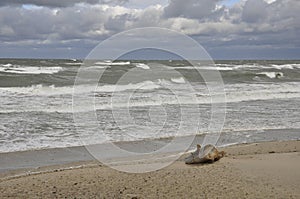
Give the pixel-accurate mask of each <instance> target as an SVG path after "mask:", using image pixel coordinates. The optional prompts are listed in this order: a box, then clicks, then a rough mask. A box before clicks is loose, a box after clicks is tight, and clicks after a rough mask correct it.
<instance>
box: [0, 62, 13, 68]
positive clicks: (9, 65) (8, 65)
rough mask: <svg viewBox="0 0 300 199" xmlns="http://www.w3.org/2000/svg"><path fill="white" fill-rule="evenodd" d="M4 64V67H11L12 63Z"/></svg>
mask: <svg viewBox="0 0 300 199" xmlns="http://www.w3.org/2000/svg"><path fill="white" fill-rule="evenodd" d="M2 66H3V67H11V66H12V64H10V63H8V64H3V65H2Z"/></svg>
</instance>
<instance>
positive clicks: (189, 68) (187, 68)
mask: <svg viewBox="0 0 300 199" xmlns="http://www.w3.org/2000/svg"><path fill="white" fill-rule="evenodd" d="M170 68H172V69H183V70H219V71H231V70H233V68H232V67H218V66H176V67H170Z"/></svg>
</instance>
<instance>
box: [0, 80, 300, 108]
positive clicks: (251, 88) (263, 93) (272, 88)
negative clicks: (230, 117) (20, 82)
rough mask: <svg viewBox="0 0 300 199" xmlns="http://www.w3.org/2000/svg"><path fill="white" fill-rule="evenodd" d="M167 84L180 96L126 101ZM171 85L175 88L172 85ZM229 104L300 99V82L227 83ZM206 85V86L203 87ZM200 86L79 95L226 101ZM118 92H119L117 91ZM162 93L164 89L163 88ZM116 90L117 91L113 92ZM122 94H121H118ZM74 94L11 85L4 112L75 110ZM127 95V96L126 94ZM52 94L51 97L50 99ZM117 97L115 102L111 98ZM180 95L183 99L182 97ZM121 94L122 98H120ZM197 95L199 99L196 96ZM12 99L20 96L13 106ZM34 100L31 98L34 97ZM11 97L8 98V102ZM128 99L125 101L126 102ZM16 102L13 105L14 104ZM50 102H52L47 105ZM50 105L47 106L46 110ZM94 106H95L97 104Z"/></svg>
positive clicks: (104, 103) (150, 102) (156, 99)
mask: <svg viewBox="0 0 300 199" xmlns="http://www.w3.org/2000/svg"><path fill="white" fill-rule="evenodd" d="M166 84H167V87H168V88H172V89H174V90H176V91H177V92H176V95H177V96H176V95H174V93H173V94H170V93H169V94H168V93H165V94H164V93H163V94H162V95H160V94H158V93H156V92H155V93H153V92H148V93H144V92H143V97H138V98H135V99H131V100H130V101H129V102H128V100H125V98H122V97H124V96H125V97H126V96H127V94H128V92H129V93H132V92H133V91H130V90H140V91H146V90H148V91H151V90H155V89H163V88H164V86H165V85H166ZM170 86H171V87H170ZM225 86H226V87H225V93H226V101H225V102H227V103H233V102H242V101H255V100H271V99H291V98H300V83H299V82H294V83H292V82H290V83H276V84H275V83H273V84H267V85H266V84H246V83H243V84H231V85H225ZM202 87H203V89H202ZM197 88H198V89H200V90H203V91H199V90H198V91H196V93H190V92H188V91H189V89H188V85H187V84H183V83H172V81H168V80H158V81H156V82H153V81H144V82H140V83H136V84H127V85H102V86H98V87H97V88H96V89H95V88H94V87H93V86H92V85H79V86H78V87H77V89H76V91H77V93H76V94H77V95H82V96H84V95H87V96H95V100H96V101H95V102H96V104H95V108H96V109H100V110H102V109H111V108H124V107H125V108H126V107H143V106H161V105H168V104H169V105H175V104H176V105H177V104H211V103H212V99H213V102H214V103H222V102H224V101H223V100H224V98H222V95H219V94H218V93H214V94H213V95H211V94H209V93H208V91H207V90H206V87H205V85H197ZM113 92H116V93H113ZM160 92H162V90H161V91H160ZM112 93H113V94H112ZM118 93H119V94H120V95H118ZM72 94H73V87H72V86H67V87H55V86H43V85H36V86H31V87H11V88H0V97H1V99H2V105H1V111H0V112H3V113H6V112H7V113H8V112H26V111H41V112H67V113H68V112H72V103H71V102H72ZM123 94H124V95H123ZM32 96H34V97H35V101H34V102H32V103H34V106H26V105H24V104H23V105H22V103H20V99H22V101H24V103H27V104H30V103H31V101H29V102H28V101H27V100H26V98H27V97H32ZM49 96H51V98H49ZM112 96H113V97H117V98H115V100H114V102H113V104H112V102H111V97H112ZM179 96H180V101H179V100H178V97H179ZM118 97H119V98H118ZM195 98H196V99H195ZM12 99H16V102H15V104H17V105H13V104H14V103H13V101H11V100H12ZM30 99H31V98H30ZM6 100H8V101H6ZM124 100H125V101H124ZM10 104H12V105H10ZM47 104H49V105H47ZM45 106H47V109H45ZM78 106H79V107H75V108H74V110H75V111H78V112H86V111H93V110H88V109H87V108H86V104H82V105H78ZM93 109H94V107H93Z"/></svg>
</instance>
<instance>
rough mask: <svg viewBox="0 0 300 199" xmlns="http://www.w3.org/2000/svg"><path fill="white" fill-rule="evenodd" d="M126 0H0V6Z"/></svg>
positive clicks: (57, 4) (106, 2) (62, 4)
mask: <svg viewBox="0 0 300 199" xmlns="http://www.w3.org/2000/svg"><path fill="white" fill-rule="evenodd" d="M126 1H127V0H119V1H118V0H1V1H0V6H7V5H25V4H30V5H36V6H45V7H68V6H73V5H75V4H76V3H86V4H97V3H105V4H109V3H124V2H126Z"/></svg>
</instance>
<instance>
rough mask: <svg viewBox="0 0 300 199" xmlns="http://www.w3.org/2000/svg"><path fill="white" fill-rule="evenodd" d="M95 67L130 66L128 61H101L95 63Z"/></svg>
mask: <svg viewBox="0 0 300 199" xmlns="http://www.w3.org/2000/svg"><path fill="white" fill-rule="evenodd" d="M95 65H109V66H124V65H130V61H126V62H112V61H102V62H96V63H95Z"/></svg>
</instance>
